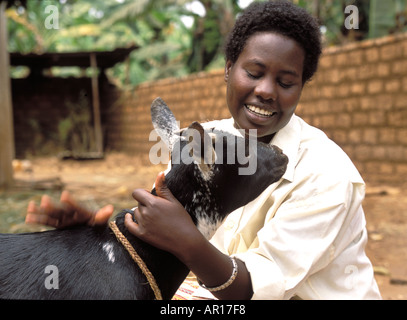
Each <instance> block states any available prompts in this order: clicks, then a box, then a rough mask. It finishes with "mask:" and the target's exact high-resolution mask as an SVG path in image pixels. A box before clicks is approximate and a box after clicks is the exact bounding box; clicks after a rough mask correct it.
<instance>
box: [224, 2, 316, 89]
mask: <svg viewBox="0 0 407 320" xmlns="http://www.w3.org/2000/svg"><path fill="white" fill-rule="evenodd" d="M258 32H275V33H278V34H281V35H283V36H286V37H288V38H291V39H293V40H295V41H296V42H297V43H298V44H299V45H300V46H301V47H302V48H303V49H304V51H305V60H304V70H303V74H302V81H303V83H304V84H305V83H306V82H307V81H309V80H310V79H311V77H312V76H313V75H314V73H315V72H316V70H317V68H318V61H319V57H320V55H321V52H322V43H321V32H320V28H319V25H318V22H317V21H316V19H315V18H313V17H312V16H311V15H310V14H309V13H308V12H307V11H306V10H305V9H303V8H300V7H298V6H296V5H294V4H292V3H291V2H287V1H269V2H253V3H252V4H251V5H250V6H249V7H247V9H246V10H245V11H244V12H243V13H242V14H241V16H240V17H238V19H237V20H236V23H235V26H234V27H233V29H232V31H231V33H230V35H229V38H228V40H227V43H226V48H225V55H226V60H230V61H232V62H233V63H234V62H236V60H237V59H238V58H239V55H240V54H241V52H242V51H243V49H244V47H245V45H246V42H247V40H248V39H249V38H250V36H252V35H253V34H255V33H258Z"/></svg>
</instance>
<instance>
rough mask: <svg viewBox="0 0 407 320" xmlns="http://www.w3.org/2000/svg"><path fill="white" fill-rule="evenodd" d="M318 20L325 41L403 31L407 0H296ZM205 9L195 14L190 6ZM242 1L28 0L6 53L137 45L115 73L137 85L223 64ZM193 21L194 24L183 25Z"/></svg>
mask: <svg viewBox="0 0 407 320" xmlns="http://www.w3.org/2000/svg"><path fill="white" fill-rule="evenodd" d="M292 1H293V2H294V3H296V4H298V5H299V6H302V7H304V8H305V9H307V10H308V11H309V12H310V13H312V14H313V15H314V16H315V17H317V18H318V20H319V22H320V24H321V30H322V31H323V33H324V38H325V42H326V45H327V46H329V45H335V44H341V43H344V42H349V41H355V40H362V39H365V38H368V37H377V36H382V35H385V34H388V33H394V32H400V31H404V30H406V24H407V23H406V21H407V15H406V2H407V0H389V1H381V0H292ZM191 3H192V4H194V5H200V7H201V8H203V10H202V12H201V13H197V12H196V11H194V10H193V9H191V8H192V7H193V6H191ZM239 3H240V2H239V0H199V1H198V0H104V1H94V0H28V1H27V8H26V9H24V8H23V7H18V8H15V7H12V8H10V9H8V10H7V17H8V30H9V51H12V52H15V51H17V52H23V53H28V52H36V53H42V52H66V51H91V50H114V49H115V48H117V47H128V46H130V45H133V44H137V45H138V46H139V47H140V49H139V50H137V51H135V52H133V53H132V54H131V57H130V60H129V62H128V63H124V64H118V65H117V66H116V67H115V68H113V70H111V71H110V74H111V75H112V76H113V77H114V78H115V79H116V80H117V81H118V82H119V83H129V84H133V85H134V84H138V83H140V82H144V81H148V80H155V79H158V78H164V77H168V76H181V75H185V74H188V73H191V72H197V71H202V70H208V69H210V68H219V67H221V66H222V65H223V63H224V60H223V46H224V41H225V39H226V36H227V34H228V33H229V31H230V30H231V28H232V27H233V24H234V21H235V18H236V16H237V15H238V14H239V12H241V8H240V6H239ZM49 5H53V6H56V8H57V9H58V13H59V15H58V17H59V21H58V29H50V28H48V29H47V28H46V27H45V24H44V22H45V20H46V18H47V13H46V8H47V6H49ZM348 5H355V6H357V8H358V9H359V20H360V21H359V22H360V23H359V29H358V30H348V29H346V28H345V27H344V21H345V19H346V15H345V13H344V8H345V7H346V6H348ZM186 19H189V20H191V21H192V24H190V25H189V24H186V23H185V20H186Z"/></svg>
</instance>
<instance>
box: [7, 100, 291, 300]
mask: <svg viewBox="0 0 407 320" xmlns="http://www.w3.org/2000/svg"><path fill="white" fill-rule="evenodd" d="M152 120H153V124H154V126H155V127H156V130H157V131H158V132H159V134H160V135H161V137H162V139H163V141H165V142H166V143H167V145H168V146H169V148H170V150H173V149H174V148H175V147H176V146H177V145H178V146H181V147H182V146H185V145H186V144H187V143H188V141H186V140H185V139H182V135H181V134H180V132H181V131H180V130H179V128H178V126H177V124H176V122H175V117H174V116H173V114H172V113H171V111H170V110H169V109H168V107H167V106H166V105H165V103H164V102H163V101H162V100H161V99H159V98H158V99H156V100H155V101H154V102H153V104H152ZM190 128H195V129H197V130H198V131H199V132H200V134H201V136H202V139H203V135H204V134H206V133H205V132H204V130H203V128H202V127H201V126H200V125H199V124H197V123H194V124H193V125H191V127H190ZM187 130H188V129H187ZM210 134H211V135H212V137H215V139H216V137H217V136H222V137H224V136H225V135H228V134H227V133H224V132H220V131H215V130H212V131H211V132H210ZM222 139H223V138H222ZM236 139H243V138H241V137H236ZM226 141H231V140H228V139H224V149H225V148H226ZM225 150H226V149H225ZM254 151H255V152H256V154H257V155H256V156H257V170H256V172H255V173H254V174H253V175H246V176H244V175H239V173H238V169H239V167H240V164H239V163H235V164H226V160H225V159H224V161H223V162H222V161H218V163H212V164H205V163H202V164H197V161H194V162H193V163H191V164H184V163H183V162H182V161H181V162H179V161H174V158H173V164H172V167H171V170H170V171H169V172H168V173H167V174H166V178H165V179H166V183H167V185H168V188H169V189H170V190H171V192H172V193H173V194H174V196H175V197H176V198H177V199H178V200H179V201H180V203H181V204H182V205H183V206H184V207H185V208H186V210H187V211H188V212H189V213H190V214H191V217H192V219H193V221H194V223H195V224H196V225H197V226H198V228H199V229H200V230H201V232H203V233H204V234H205V235H206V236H207V237H208V238H209V237H210V236H211V234H212V233H213V232H214V231H215V230H216V228H217V226H218V225H219V224H220V223H221V222H222V221H223V220H224V218H225V217H226V216H227V215H228V214H229V213H230V212H232V211H233V210H235V209H237V208H239V207H241V206H243V205H245V204H247V203H248V202H250V201H251V200H253V199H255V198H256V197H257V196H258V195H259V194H260V193H261V192H262V191H263V190H264V189H265V188H266V187H267V186H268V185H270V184H271V183H273V182H276V181H277V180H279V179H280V178H281V177H282V175H283V174H284V172H285V169H286V165H287V158H286V156H284V155H283V154H282V153H281V151H280V150H279V149H278V148H276V147H270V146H266V145H263V144H260V143H259V144H257V147H256V150H254ZM226 154H227V152H223V157H226ZM214 156H218V157H220V156H221V155H219V154H217V155H214ZM195 160H197V159H195ZM218 160H219V159H218ZM222 163H223V164H222ZM205 172H206V173H205ZM152 193H154V194H155V190H154V189H153V190H152ZM126 212H130V213H133V212H132V211H131V210H124V211H122V212H121V213H119V214H118V215H117V216H116V217H115V219H116V224H117V226H118V227H119V229H120V230H121V232H122V233H123V234H124V235H125V236H126V237H127V239H128V240H129V241H130V243H131V244H132V245H133V247H134V248H135V250H136V251H137V253H138V254H139V255H140V256H141V258H142V259H143V260H144V261H145V263H146V264H147V266H148V268H149V269H150V271H151V272H152V273H153V275H154V277H155V278H156V280H157V283H158V286H159V288H160V290H161V292H162V296H163V298H164V299H171V297H172V296H173V295H174V293H175V292H176V290H177V288H178V287H179V285H180V284H181V283H182V281H183V280H184V279H185V277H186V276H187V274H188V271H189V270H188V269H187V268H186V267H185V265H183V264H182V263H181V262H180V261H179V260H178V259H177V258H175V257H174V256H173V255H171V254H169V253H168V252H165V251H162V250H159V249H157V248H154V247H152V246H151V245H149V244H147V243H145V242H143V241H141V240H140V239H138V238H136V237H135V236H133V235H132V234H130V233H129V231H128V230H127V229H126V228H125V226H124V215H125V213H126ZM48 265H54V266H56V267H57V268H58V277H59V279H58V280H59V281H58V289H47V288H46V286H45V285H44V282H45V280H46V278H47V276H49V275H48V274H47V273H45V268H46V267H47V266H48ZM0 298H3V299H154V295H153V292H152V290H151V288H150V287H149V285H148V283H147V281H146V278H145V276H144V275H143V274H142V272H141V271H140V270H139V268H138V267H137V265H136V264H135V263H134V262H133V260H132V259H131V258H130V256H129V254H128V253H127V251H126V250H125V249H124V248H123V247H122V245H121V244H120V243H118V242H117V240H116V238H115V236H114V235H113V233H112V232H111V230H110V229H109V228H108V227H107V226H103V227H87V226H79V227H72V228H67V229H63V230H51V231H46V232H37V233H25V234H0Z"/></svg>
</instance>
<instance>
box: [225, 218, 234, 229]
mask: <svg viewBox="0 0 407 320" xmlns="http://www.w3.org/2000/svg"><path fill="white" fill-rule="evenodd" d="M234 226H235V221H233V219H229V220H228V221H226V224H225V229H226V230H232V229H233V227H234Z"/></svg>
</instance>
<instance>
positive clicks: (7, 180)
mask: <svg viewBox="0 0 407 320" xmlns="http://www.w3.org/2000/svg"><path fill="white" fill-rule="evenodd" d="M6 6H7V1H0V187H9V186H11V185H12V184H13V167H12V160H13V158H14V131H13V130H14V129H13V128H14V126H13V110H12V103H11V85H10V71H9V70H10V66H9V65H10V57H9V53H8V51H7V47H8V41H7V23H6V22H7V20H6V13H5V11H6Z"/></svg>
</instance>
